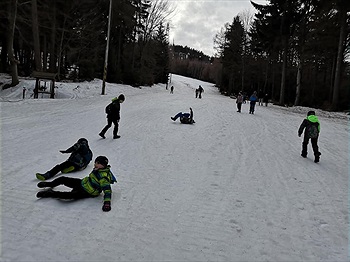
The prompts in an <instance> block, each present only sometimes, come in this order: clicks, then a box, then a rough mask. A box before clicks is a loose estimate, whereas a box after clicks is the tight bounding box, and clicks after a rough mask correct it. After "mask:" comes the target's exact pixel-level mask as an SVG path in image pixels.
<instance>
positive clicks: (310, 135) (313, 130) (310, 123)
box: [298, 111, 321, 163]
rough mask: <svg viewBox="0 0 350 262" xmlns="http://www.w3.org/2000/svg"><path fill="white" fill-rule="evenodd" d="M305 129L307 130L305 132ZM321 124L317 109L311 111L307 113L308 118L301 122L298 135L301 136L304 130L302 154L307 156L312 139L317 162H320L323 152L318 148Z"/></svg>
mask: <svg viewBox="0 0 350 262" xmlns="http://www.w3.org/2000/svg"><path fill="white" fill-rule="evenodd" d="M304 130H305V132H304ZM320 130H321V124H320V121H318V118H317V116H316V115H315V111H309V112H308V113H307V117H306V119H304V120H303V122H302V123H301V125H300V127H299V130H298V135H299V137H301V135H302V133H303V132H304V139H303V143H302V150H301V156H302V157H304V158H306V157H307V145H308V144H309V140H311V145H312V149H313V151H314V156H315V163H318V162H320V156H321V152H320V151H319V150H318V145H317V142H318V137H319V135H320Z"/></svg>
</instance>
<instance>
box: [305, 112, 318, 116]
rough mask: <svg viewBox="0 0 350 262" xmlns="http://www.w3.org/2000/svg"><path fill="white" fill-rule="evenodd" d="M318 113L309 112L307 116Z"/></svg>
mask: <svg viewBox="0 0 350 262" xmlns="http://www.w3.org/2000/svg"><path fill="white" fill-rule="evenodd" d="M315 114H316V113H315V111H309V112H307V116H311V115H315Z"/></svg>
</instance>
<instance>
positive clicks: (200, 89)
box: [198, 85, 204, 98]
mask: <svg viewBox="0 0 350 262" xmlns="http://www.w3.org/2000/svg"><path fill="white" fill-rule="evenodd" d="M203 92H204V89H203V87H202V86H201V85H199V87H198V93H199V94H198V98H202V93H203Z"/></svg>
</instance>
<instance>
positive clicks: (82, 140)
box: [78, 137, 88, 144]
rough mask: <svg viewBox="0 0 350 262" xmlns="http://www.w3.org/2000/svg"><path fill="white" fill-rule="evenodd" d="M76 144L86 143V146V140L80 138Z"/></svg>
mask: <svg viewBox="0 0 350 262" xmlns="http://www.w3.org/2000/svg"><path fill="white" fill-rule="evenodd" d="M78 143H79V144H82V143H86V144H87V143H88V141H87V139H86V138H84V137H82V138H79V140H78Z"/></svg>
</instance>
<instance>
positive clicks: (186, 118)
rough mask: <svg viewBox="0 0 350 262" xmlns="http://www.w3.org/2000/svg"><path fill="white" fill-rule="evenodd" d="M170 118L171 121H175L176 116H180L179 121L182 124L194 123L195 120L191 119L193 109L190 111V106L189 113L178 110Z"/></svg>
mask: <svg viewBox="0 0 350 262" xmlns="http://www.w3.org/2000/svg"><path fill="white" fill-rule="evenodd" d="M170 118H171V120H173V121H176V120H177V119H178V118H180V122H181V123H182V124H194V123H195V121H194V119H193V111H192V108H191V107H190V113H182V112H179V113H177V114H176V115H175V116H174V117H170Z"/></svg>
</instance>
